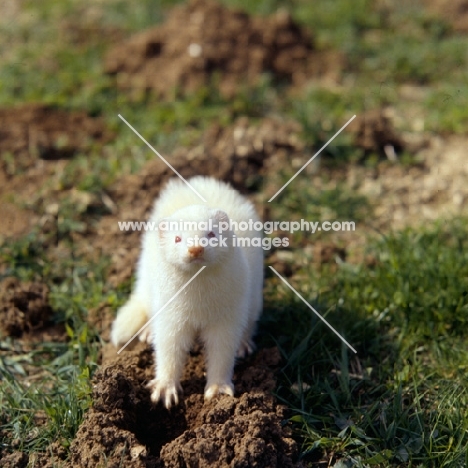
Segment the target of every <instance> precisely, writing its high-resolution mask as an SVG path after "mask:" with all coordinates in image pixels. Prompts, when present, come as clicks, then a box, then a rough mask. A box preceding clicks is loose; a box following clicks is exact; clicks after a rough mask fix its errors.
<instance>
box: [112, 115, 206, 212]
mask: <svg viewBox="0 0 468 468" xmlns="http://www.w3.org/2000/svg"><path fill="white" fill-rule="evenodd" d="M118 116H119V117H120V119H121V120H123V121H124V122H125V123H126V124H127V126H128V127H129V128H130V129H131V130H133V132H134V133H135V134H136V135H137V136H139V137H140V138H141V140H142V141H144V142H145V143H146V145H147V146H148V148H150V149H151V151H153V153H154V154H156V156H158V157H159V158H160V159H161V161H163V162H164V163H165V164H166V165H167V166H168V167H170V168H171V169H172V170H173V172H174V173H175V174H177V175H178V176H179V177H180V179H181V180H183V181H184V182H185V183H186V184H187V185H188V186H189V187H190V188H191V189H192V190H193V191H194V192H195V193H196V194H197V195H198V196H199V197H200V198H201V199H202V200H203V201H204V202H205V203H206V200H205V199H204V198H203V197H202V196H201V195H200V194H199V193H198V192H197V191H196V190H195V189H194V188H193V187H192V186H191V185H190V183H189V182H187V180H185V179H184V177H182V175H181V174H179V172H178V171H177V170H176V169H175V167H173V166H172V165H171V164H170V163H169V162H168V161H167V160H166V159H164V158H163V157H162V156H161V155H160V154H159V153H158V152H157V151H156V150H155V149H154V148H153V147H152V146H151V145H150V144H149V143H148V142H147V141H146V140H145V139H144V138H143V137H142V136H141V135H140V134H139V133H138V132H137V131H136V130H135V129H134V128H133V127H132V126H131V125H130V124H129V123H128V122H127V121H126V120H125V119H124V118H123V117H122V116H121V115H120V114H118Z"/></svg>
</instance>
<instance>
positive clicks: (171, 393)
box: [146, 379, 182, 409]
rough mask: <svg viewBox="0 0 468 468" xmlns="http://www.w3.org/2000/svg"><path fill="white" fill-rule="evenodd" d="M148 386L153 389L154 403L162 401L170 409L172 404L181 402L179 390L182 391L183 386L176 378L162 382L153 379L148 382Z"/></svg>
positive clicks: (152, 397) (152, 398) (152, 399)
mask: <svg viewBox="0 0 468 468" xmlns="http://www.w3.org/2000/svg"><path fill="white" fill-rule="evenodd" d="M146 387H147V388H149V389H150V391H151V401H152V402H153V403H158V402H160V401H161V402H162V403H163V404H164V406H165V407H166V408H167V409H170V408H171V406H172V405H178V404H179V392H180V393H182V387H181V386H180V384H179V383H176V382H175V381H174V380H170V381H167V382H160V381H158V380H157V379H153V380H150V381H149V382H148V384H147V385H146Z"/></svg>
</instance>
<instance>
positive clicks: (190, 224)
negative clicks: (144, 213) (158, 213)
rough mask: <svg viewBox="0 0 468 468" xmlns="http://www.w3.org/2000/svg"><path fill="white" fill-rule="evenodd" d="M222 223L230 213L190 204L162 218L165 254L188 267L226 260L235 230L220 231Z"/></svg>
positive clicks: (161, 229)
mask: <svg viewBox="0 0 468 468" xmlns="http://www.w3.org/2000/svg"><path fill="white" fill-rule="evenodd" d="M220 222H229V218H228V215H227V214H226V213H225V212H224V211H222V210H218V209H212V208H208V207H206V206H204V205H192V206H188V207H185V208H182V209H181V210H179V211H176V212H175V213H174V214H173V215H171V216H170V217H167V218H163V219H161V220H159V221H158V236H159V246H160V248H161V252H162V255H163V256H164V257H165V258H166V260H167V261H168V262H169V263H172V264H173V265H178V266H180V267H182V268H186V269H189V268H191V267H192V266H193V265H196V266H201V265H210V264H216V263H221V262H223V260H224V259H225V258H226V256H227V255H229V252H230V251H231V249H232V233H231V232H230V231H227V230H220V229H219V223H220Z"/></svg>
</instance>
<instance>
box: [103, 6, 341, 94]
mask: <svg viewBox="0 0 468 468" xmlns="http://www.w3.org/2000/svg"><path fill="white" fill-rule="evenodd" d="M340 60H342V58H339V57H338V55H337V54H336V53H335V54H334V55H333V54H331V53H327V54H325V53H319V52H317V51H316V50H315V46H314V42H313V39H312V37H310V36H309V34H308V33H306V32H305V31H304V30H303V29H302V28H300V27H299V26H298V25H297V24H295V23H294V22H293V21H292V19H291V17H290V16H289V14H288V13H287V12H286V11H282V10H280V11H278V12H277V13H276V14H274V15H272V16H269V17H266V18H258V17H252V16H249V15H247V14H246V13H244V12H242V11H239V10H231V9H228V8H226V7H224V6H223V5H221V4H219V3H216V2H214V1H211V0H191V1H189V2H188V3H186V4H183V5H181V6H178V7H175V8H173V9H172V10H171V12H170V14H169V16H168V18H167V20H166V22H165V23H164V24H162V25H161V26H158V27H155V28H153V29H150V30H148V31H144V32H142V33H139V34H136V35H135V36H133V37H131V38H130V39H129V40H128V41H127V42H124V43H122V44H121V45H118V46H116V47H115V48H113V49H112V50H111V51H110V52H109V54H108V55H107V57H106V59H105V63H104V70H105V71H106V73H109V74H112V75H116V82H117V85H118V86H119V87H121V88H130V89H134V90H135V89H136V90H151V91H153V92H154V93H156V94H157V95H159V96H163V97H171V96H173V94H174V92H182V93H187V92H192V91H195V90H196V89H198V88H199V87H201V86H203V85H207V84H209V82H210V80H211V78H213V77H215V80H217V81H216V83H217V85H218V86H219V90H220V92H221V93H222V94H224V95H225V96H231V95H233V94H234V93H235V91H236V90H237V89H238V87H239V85H242V84H244V85H255V84H258V82H259V79H260V76H261V74H262V73H270V74H271V75H272V76H273V77H274V78H275V79H277V80H283V81H285V82H287V83H292V84H296V85H300V84H302V83H304V82H305V81H306V80H307V79H308V78H310V77H318V76H320V75H326V74H327V73H335V74H336V73H337V71H338V70H339V69H340Z"/></svg>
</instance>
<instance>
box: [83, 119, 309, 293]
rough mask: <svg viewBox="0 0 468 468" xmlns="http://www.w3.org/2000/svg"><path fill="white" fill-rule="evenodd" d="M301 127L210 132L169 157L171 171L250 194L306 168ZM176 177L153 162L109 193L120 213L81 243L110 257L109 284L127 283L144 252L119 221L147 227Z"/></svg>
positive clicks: (243, 126) (241, 122)
mask: <svg viewBox="0 0 468 468" xmlns="http://www.w3.org/2000/svg"><path fill="white" fill-rule="evenodd" d="M300 131H301V127H300V125H298V124H296V123H294V122H282V121H280V120H276V119H264V120H262V121H261V122H260V123H259V124H257V125H254V124H253V123H252V122H251V121H249V120H248V119H246V118H240V119H238V120H237V121H236V122H235V123H234V124H233V125H231V126H229V127H226V128H222V127H220V126H219V125H214V126H212V127H211V128H210V129H209V130H208V131H207V132H206V133H205V134H204V136H203V137H202V138H201V140H200V141H199V143H198V144H196V145H194V146H193V147H191V148H179V149H177V150H176V151H174V153H173V154H172V155H170V156H168V157H167V159H168V161H170V163H171V164H172V166H173V167H174V168H175V169H176V170H177V171H178V172H179V173H180V174H181V175H182V176H183V177H185V178H188V177H191V176H194V175H210V176H213V177H216V178H218V179H221V180H224V181H226V182H230V183H231V184H232V185H233V186H234V187H236V188H237V189H239V190H240V191H242V192H244V193H246V191H248V189H249V188H250V189H252V190H253V189H256V188H258V187H259V186H260V185H261V182H262V175H263V174H265V173H267V172H268V171H271V170H273V168H274V167H280V165H281V164H284V161H287V164H291V163H294V161H296V160H297V161H300V162H302V163H304V162H305V161H306V160H307V155H305V154H304V144H303V143H302V141H301V139H300V136H299V134H300ZM172 177H176V176H175V174H174V172H173V171H172V170H171V169H170V168H169V167H167V166H166V165H165V164H164V163H163V162H162V161H160V160H159V159H155V160H153V161H151V162H149V163H148V164H147V165H146V166H145V167H144V168H143V169H142V171H141V172H140V173H139V174H136V175H129V176H124V177H122V178H121V179H120V180H118V181H117V182H116V183H115V184H114V186H113V187H112V188H111V189H110V190H109V195H110V197H111V199H112V201H113V203H114V204H115V207H116V211H115V213H114V214H112V215H110V216H105V217H104V218H103V219H102V220H101V221H100V223H99V225H98V226H97V229H96V232H95V234H94V237H95V240H93V241H92V242H91V241H90V238H89V237H87V241H86V242H83V243H81V245H82V248H85V249H90V254H92V255H96V249H99V250H100V251H101V252H102V253H104V254H107V255H112V260H113V262H112V263H113V267H112V271H111V272H110V277H109V280H110V282H111V284H113V285H114V286H115V285H118V284H121V283H122V282H124V281H126V280H128V279H129V278H130V276H131V274H132V271H133V268H134V266H135V262H136V258H137V255H138V251H139V248H140V241H139V239H140V234H141V233H140V232H138V231H121V230H120V229H119V226H118V221H134V220H135V221H144V220H146V219H147V217H148V215H149V212H150V210H151V207H152V205H153V202H154V199H155V198H156V197H157V196H158V194H159V191H160V189H161V187H162V186H163V185H164V183H165V182H166V181H167V180H168V179H169V178H172Z"/></svg>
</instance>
